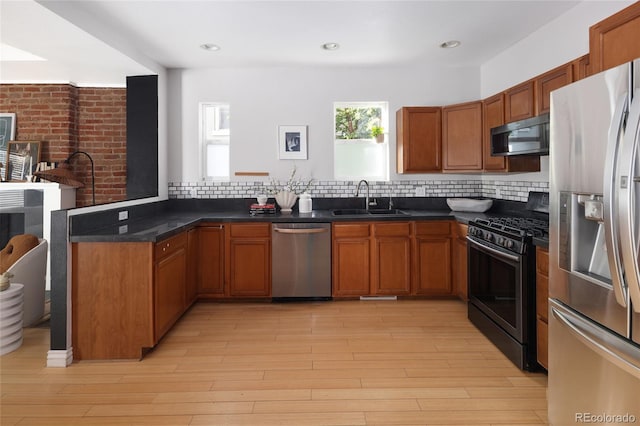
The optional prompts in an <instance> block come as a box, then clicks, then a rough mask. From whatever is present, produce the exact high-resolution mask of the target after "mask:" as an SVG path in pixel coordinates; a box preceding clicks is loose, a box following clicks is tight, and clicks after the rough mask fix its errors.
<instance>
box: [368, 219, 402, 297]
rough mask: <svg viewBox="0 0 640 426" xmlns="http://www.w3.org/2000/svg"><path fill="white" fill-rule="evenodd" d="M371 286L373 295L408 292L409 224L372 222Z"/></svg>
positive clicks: (393, 294)
mask: <svg viewBox="0 0 640 426" xmlns="http://www.w3.org/2000/svg"><path fill="white" fill-rule="evenodd" d="M372 242H373V252H372V256H371V266H372V273H371V288H372V293H373V294H376V295H392V296H404V295H408V294H410V293H411V224H410V223H409V222H387V223H374V224H373V241H372Z"/></svg>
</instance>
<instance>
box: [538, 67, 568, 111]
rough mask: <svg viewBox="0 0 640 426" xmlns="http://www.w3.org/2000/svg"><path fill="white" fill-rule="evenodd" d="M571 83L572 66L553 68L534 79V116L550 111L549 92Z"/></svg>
mask: <svg viewBox="0 0 640 426" xmlns="http://www.w3.org/2000/svg"><path fill="white" fill-rule="evenodd" d="M572 82H573V65H572V63H571V62H570V63H568V64H565V65H562V66H560V67H558V68H554V69H552V70H551V71H548V72H546V73H544V74H542V75H539V76H538V77H536V79H535V88H536V95H535V99H536V115H540V114H544V113H548V112H550V111H551V92H552V91H554V90H556V89H559V88H560V87H562V86H566V85H567V84H571V83H572Z"/></svg>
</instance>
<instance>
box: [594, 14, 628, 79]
mask: <svg viewBox="0 0 640 426" xmlns="http://www.w3.org/2000/svg"><path fill="white" fill-rule="evenodd" d="M639 40H640V2H635V3H633V4H632V5H630V6H629V7H627V8H625V9H622V10H621V11H620V12H618V13H616V14H613V15H611V16H609V17H608V18H606V19H604V20H602V21H600V22H598V23H597V24H595V25H593V26H592V27H591V28H589V56H590V67H591V70H590V72H591V73H592V74H596V73H599V72H600V71H604V70H606V69H609V68H613V67H615V66H618V65H620V64H623V63H625V62H629V61H632V60H634V59H636V58H638V57H640V42H639Z"/></svg>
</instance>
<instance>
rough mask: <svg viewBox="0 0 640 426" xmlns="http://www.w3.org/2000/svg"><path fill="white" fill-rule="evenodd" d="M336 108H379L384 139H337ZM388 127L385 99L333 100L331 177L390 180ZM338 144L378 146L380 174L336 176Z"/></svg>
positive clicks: (387, 106)
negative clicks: (380, 159) (380, 160)
mask: <svg viewBox="0 0 640 426" xmlns="http://www.w3.org/2000/svg"><path fill="white" fill-rule="evenodd" d="M338 108H380V109H381V110H382V111H381V114H380V115H381V117H380V126H382V127H383V128H384V130H385V131H384V134H385V136H386V137H385V140H384V142H382V143H378V142H376V141H375V140H374V139H373V138H367V139H338V138H337V137H336V110H337V109H338ZM388 129H389V102H387V101H370V102H369V101H356V102H345V101H336V102H333V129H332V135H333V155H334V161H333V178H334V179H335V180H346V181H349V180H360V179H366V180H371V181H383V182H388V181H390V171H389V168H390V167H389V163H390V161H391V160H390V154H389V138H388V134H389V133H388ZM340 145H367V146H378V147H380V148H381V149H383V150H384V153H383V154H384V155H383V157H384V164H382V165H381V174H380V175H376V176H358V175H344V176H338V175H337V170H336V165H337V161H336V157H337V155H338V153H337V150H338V146H340Z"/></svg>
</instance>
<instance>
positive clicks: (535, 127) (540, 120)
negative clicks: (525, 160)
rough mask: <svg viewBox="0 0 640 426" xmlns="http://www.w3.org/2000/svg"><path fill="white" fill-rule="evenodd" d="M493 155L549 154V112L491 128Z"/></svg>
mask: <svg viewBox="0 0 640 426" xmlns="http://www.w3.org/2000/svg"><path fill="white" fill-rule="evenodd" d="M491 155H493V156H505V155H549V114H542V115H539V116H537V117H533V118H527V119H525V120H520V121H514V122H512V123H508V124H505V125H504V126H500V127H494V128H493V129H491Z"/></svg>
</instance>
